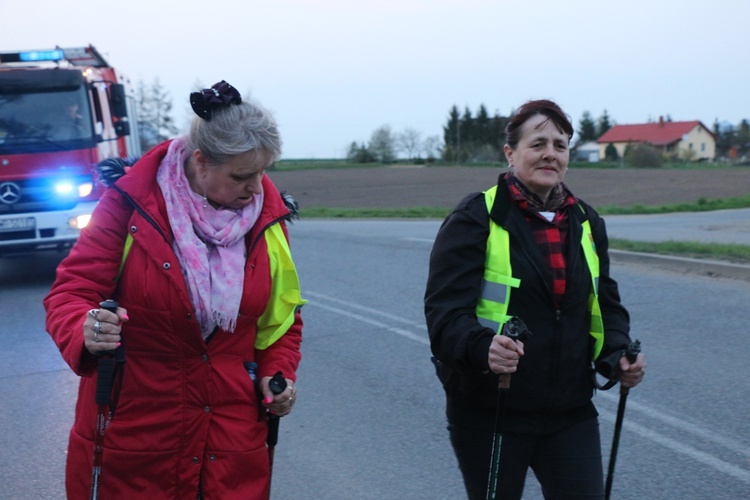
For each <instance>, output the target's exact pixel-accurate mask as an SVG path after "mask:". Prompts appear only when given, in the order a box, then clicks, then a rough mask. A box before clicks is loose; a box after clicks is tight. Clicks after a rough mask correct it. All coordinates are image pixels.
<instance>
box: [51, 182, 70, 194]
mask: <svg viewBox="0 0 750 500" xmlns="http://www.w3.org/2000/svg"><path fill="white" fill-rule="evenodd" d="M55 192H56V193H57V194H60V195H64V196H65V195H69V194H71V193H72V192H73V183H72V182H70V181H61V182H58V183H56V184H55Z"/></svg>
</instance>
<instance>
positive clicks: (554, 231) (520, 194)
mask: <svg viewBox="0 0 750 500" xmlns="http://www.w3.org/2000/svg"><path fill="white" fill-rule="evenodd" d="M507 179H508V190H509V192H510V197H511V199H513V200H514V201H515V202H516V203H517V204H518V206H519V207H520V208H521V211H522V212H523V216H524V219H526V222H527V223H528V224H529V227H530V228H531V233H532V235H533V237H534V241H536V244H537V245H538V246H539V250H540V251H541V252H542V255H543V256H544V259H545V261H546V262H547V265H548V266H549V269H550V274H551V276H552V283H551V285H552V294H553V297H554V302H555V307H557V308H559V307H560V306H561V304H562V299H563V296H564V295H565V286H566V279H565V273H566V263H567V249H568V234H569V231H568V214H567V211H566V210H564V208H565V207H568V206H570V205H575V204H576V203H577V200H576V198H575V196H573V194H572V193H571V192H570V190H569V189H568V188H567V187H566V186H565V185H564V184H562V183H560V184H558V185H557V186H556V187H555V189H553V190H552V192H551V193H550V195H549V198H548V199H547V201H546V202H543V201H542V200H541V199H540V198H539V197H538V196H537V195H535V194H534V193H532V192H531V191H529V190H528V189H527V188H526V186H524V185H523V184H521V181H519V180H518V179H517V178H516V177H515V176H514V175H513V174H509V175H508V178H507ZM539 212H555V216H554V217H553V219H552V222H549V221H547V219H546V218H545V217H544V216H543V215H541V214H540V213H539Z"/></svg>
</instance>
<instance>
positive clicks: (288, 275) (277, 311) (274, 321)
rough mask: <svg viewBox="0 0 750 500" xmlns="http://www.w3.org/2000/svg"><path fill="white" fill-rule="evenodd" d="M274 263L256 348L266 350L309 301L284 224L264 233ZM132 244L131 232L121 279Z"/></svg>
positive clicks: (259, 325)
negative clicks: (301, 288) (303, 293)
mask: <svg viewBox="0 0 750 500" xmlns="http://www.w3.org/2000/svg"><path fill="white" fill-rule="evenodd" d="M264 237H265V239H266V247H267V248H268V261H269V263H270V266H271V296H270V297H269V299H268V305H267V306H266V310H265V311H264V312H263V314H262V315H261V316H260V318H258V323H257V326H258V331H257V333H256V337H255V348H256V349H261V350H263V349H266V348H268V347H270V346H271V345H273V343H274V342H276V341H277V340H278V339H279V338H281V336H282V335H284V334H285V333H286V331H287V330H289V327H291V326H292V324H293V323H294V315H295V314H296V312H297V311H298V310H299V308H300V307H302V306H303V305H305V304H306V303H307V301H306V300H304V299H303V298H302V296H301V294H300V285H299V276H298V275H297V268H296V267H295V265H294V261H293V260H292V252H291V250H290V249H289V242H287V240H286V237H285V236H284V231H283V230H282V229H281V224H274V225H272V226H271V227H269V228H268V229H266V231H265V233H264ZM132 245H133V236H132V235H131V234H130V233H128V236H127V238H126V239H125V248H124V249H123V253H122V260H121V261H120V269H119V270H118V272H117V277H118V278H119V276H120V274H121V273H122V270H123V268H124V267H125V259H127V258H128V253H129V252H130V248H131V247H132Z"/></svg>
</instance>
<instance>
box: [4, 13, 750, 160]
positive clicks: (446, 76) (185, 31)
mask: <svg viewBox="0 0 750 500" xmlns="http://www.w3.org/2000/svg"><path fill="white" fill-rule="evenodd" d="M0 19H1V20H2V24H3V27H2V29H1V30H0V52H9V51H17V50H28V49H50V48H54V47H55V46H60V47H73V46H85V45H88V44H92V45H94V46H95V47H96V48H97V49H98V50H99V51H100V52H101V53H102V54H103V55H104V56H105V57H106V58H107V60H108V61H109V62H110V63H111V64H112V65H113V66H115V67H117V68H118V69H120V70H121V71H122V72H124V73H125V74H127V75H128V76H129V77H130V79H131V81H132V82H133V83H137V82H138V81H144V82H146V83H152V82H153V81H154V79H156V78H158V79H159V80H160V82H161V83H162V85H163V86H164V88H165V89H166V90H167V91H168V92H169V94H170V96H171V97H172V102H173V106H174V118H175V120H176V121H177V123H178V125H180V126H181V127H183V128H184V125H185V124H186V123H187V121H188V119H189V118H190V117H191V113H192V112H191V111H190V108H189V104H188V94H189V93H190V92H191V91H192V90H194V87H195V86H196V84H198V83H200V84H203V86H210V85H211V84H213V83H215V82H217V81H219V80H222V79H223V80H227V81H228V82H229V83H231V84H233V85H234V86H236V87H237V88H238V89H239V90H240V92H242V93H243V96H248V95H249V97H251V98H253V99H256V100H258V101H259V102H260V103H261V104H263V105H264V106H266V107H267V108H269V109H270V110H271V111H272V112H273V113H274V115H275V116H276V118H277V121H278V122H279V127H280V130H281V133H282V137H283V141H284V153H283V156H282V157H283V158H341V157H343V156H344V155H345V152H346V149H347V148H348V146H349V144H351V142H352V141H357V142H358V143H361V142H365V143H366V142H367V141H368V140H369V138H370V135H371V134H372V132H373V131H374V130H375V129H377V128H378V127H380V126H383V125H389V126H390V127H391V129H392V131H393V132H396V133H397V132H401V131H403V130H404V129H406V128H413V129H416V130H418V131H419V132H420V133H421V135H422V137H423V138H426V137H428V136H433V135H438V136H440V138H441V139H442V126H443V125H444V124H445V123H446V121H447V118H448V112H449V110H450V108H451V106H453V105H454V104H455V105H457V106H458V107H459V109H460V110H461V111H463V109H464V108H465V107H468V108H469V109H470V110H471V111H472V112H476V110H477V109H478V108H479V105H480V104H484V105H485V106H486V108H487V109H488V111H489V112H490V114H494V113H495V112H497V113H499V114H501V115H506V116H507V115H508V114H510V113H511V111H512V110H513V109H514V108H515V107H517V106H518V105H520V104H522V103H523V102H525V101H526V100H529V99H537V98H550V99H553V100H555V101H557V102H558V103H559V104H560V105H561V106H562V107H563V109H564V110H565V111H566V112H567V113H568V114H569V115H570V116H571V118H572V120H573V123H574V125H575V126H577V125H578V122H579V120H580V119H581V116H582V114H583V112H584V111H589V112H590V113H591V115H592V116H593V117H594V118H598V117H599V116H600V115H601V114H602V113H603V112H604V110H606V111H607V113H608V114H609V116H610V119H611V121H613V122H616V123H620V124H628V123H643V122H646V121H649V120H657V119H658V118H659V116H664V117H666V116H669V117H671V118H672V119H673V120H675V121H684V120H701V121H702V122H703V123H704V124H705V125H706V126H707V127H709V128H712V127H713V123H714V121H715V120H717V119H718V120H719V121H726V122H729V123H731V124H734V125H736V124H738V123H739V122H740V120H742V119H743V118H748V119H750V98H749V97H750V96H749V95H748V92H749V91H748V88H750V55H749V53H748V51H749V49H750V28H748V20H750V1H748V0H713V1H711V2H701V1H694V2H685V1H684V0H683V1H677V0H630V1H627V2H624V1H619V2H615V1H602V0H580V1H576V0H570V1H567V2H564V1H556V2H553V1H548V0H535V1H526V0H524V1H501V0H494V1H489V0H487V1H485V0H464V1H461V2H456V1H445V0H350V1H344V0H278V1H266V2H258V1H254V0H242V1H236V0H233V1H224V2H221V1H215V2H210V1H201V2H196V1H192V0H186V1H183V2H160V1H158V0H151V1H144V0H130V1H128V2H102V1H91V0H71V1H69V2H49V1H48V0H44V1H41V0H26V1H23V2H17V1H11V0H0Z"/></svg>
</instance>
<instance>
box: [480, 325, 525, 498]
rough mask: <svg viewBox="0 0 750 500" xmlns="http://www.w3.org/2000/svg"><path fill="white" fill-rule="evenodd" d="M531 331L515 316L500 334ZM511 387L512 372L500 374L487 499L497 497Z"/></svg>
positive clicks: (514, 335)
mask: <svg viewBox="0 0 750 500" xmlns="http://www.w3.org/2000/svg"><path fill="white" fill-rule="evenodd" d="M530 334H531V332H530V331H529V329H528V328H526V325H525V324H524V322H523V321H521V319H520V318H517V317H515V316H513V317H512V318H510V319H509V320H508V321H507V322H506V323H505V324H504V325H503V329H502V332H501V333H500V335H505V336H506V337H510V338H511V339H513V340H520V341H523V340H524V339H525V338H526V336H527V335H530ZM508 389H510V373H504V374H500V376H499V383H498V387H497V390H498V393H497V410H496V411H495V433H494V435H493V436H492V458H491V459H490V474H489V480H488V482H487V500H495V498H496V497H497V479H498V474H499V469H500V448H501V446H502V442H503V433H502V421H503V416H504V414H505V396H506V394H507V393H508Z"/></svg>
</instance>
